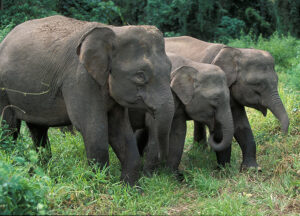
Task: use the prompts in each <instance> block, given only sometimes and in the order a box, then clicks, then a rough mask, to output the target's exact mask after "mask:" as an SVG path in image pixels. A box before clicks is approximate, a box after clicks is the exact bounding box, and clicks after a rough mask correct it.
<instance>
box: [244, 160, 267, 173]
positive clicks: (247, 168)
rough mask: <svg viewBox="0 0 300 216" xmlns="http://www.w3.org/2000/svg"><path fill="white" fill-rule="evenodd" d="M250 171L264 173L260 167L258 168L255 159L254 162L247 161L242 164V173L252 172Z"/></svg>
mask: <svg viewBox="0 0 300 216" xmlns="http://www.w3.org/2000/svg"><path fill="white" fill-rule="evenodd" d="M250 170H255V171H258V172H262V169H261V167H260V166H258V164H257V162H256V160H255V159H252V160H245V161H243V162H242V164H241V167H240V171H241V172H243V171H250Z"/></svg>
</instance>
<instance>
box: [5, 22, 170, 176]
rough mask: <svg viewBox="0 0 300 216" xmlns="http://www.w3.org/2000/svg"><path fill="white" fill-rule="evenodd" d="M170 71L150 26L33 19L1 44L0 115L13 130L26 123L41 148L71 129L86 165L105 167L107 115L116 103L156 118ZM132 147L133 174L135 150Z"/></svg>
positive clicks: (167, 91)
mask: <svg viewBox="0 0 300 216" xmlns="http://www.w3.org/2000/svg"><path fill="white" fill-rule="evenodd" d="M170 69H171V64H170V61H169V59H168V57H167V55H166V53H165V49H164V40H163V37H162V33H161V32H160V31H159V30H158V29H157V28H155V27H153V26H124V27H114V26H108V25H104V24H100V23H96V22H85V21H79V20H75V19H71V18H67V17H64V16H52V17H47V18H43V19H36V20H31V21H28V22H25V23H23V24H20V25H18V26H16V27H15V28H14V29H13V30H12V31H11V32H10V33H9V34H8V35H7V36H6V38H5V39H4V40H3V42H2V43H1V45H0V87H1V94H0V111H2V112H3V113H4V116H3V119H4V120H6V122H7V123H8V124H9V126H10V128H16V127H18V125H19V122H20V120H24V121H26V123H27V125H28V127H29V129H30V132H31V135H32V138H33V140H34V143H35V144H36V145H37V146H47V145H48V144H47V143H48V138H47V130H48V128H49V127H52V126H63V125H70V124H73V125H74V126H75V128H76V129H77V130H79V131H80V132H81V134H82V136H83V139H84V144H85V149H86V154H87V158H88V160H89V161H91V160H93V161H95V162H96V163H98V164H99V165H100V166H101V167H102V166H104V165H105V164H107V163H108V123H107V121H108V120H107V119H108V111H109V110H110V109H112V108H113V107H114V106H115V105H116V103H118V104H120V105H121V106H124V107H133V108H138V109H142V110H147V111H149V112H150V113H152V114H153V115H158V114H159V113H160V109H161V107H164V104H166V102H168V103H170V104H172V103H173V101H172V100H171V99H170V98H171V97H170V96H171V90H170V87H169V85H170ZM170 107H171V106H170ZM171 108H172V107H171ZM168 111H169V112H170V113H171V115H170V116H171V117H170V118H169V119H164V120H165V121H166V123H165V124H166V126H167V127H168V125H170V124H171V120H172V113H173V110H172V109H170V110H168ZM121 112H122V116H123V117H124V116H125V117H126V112H125V111H124V110H123V111H121ZM123 117H122V118H121V120H122V119H124V118H123ZM121 120H120V121H121ZM124 124H126V122H124ZM128 140H129V139H128ZM129 145H131V147H130V148H131V149H132V152H131V153H132V154H130V155H127V157H130V159H131V160H133V161H134V164H133V165H132V168H134V167H136V166H137V163H138V161H139V160H138V158H139V156H138V151H137V147H136V144H135V143H134V142H132V143H131V144H129ZM126 176H128V175H126ZM127 179H130V176H129V177H128V178H127ZM131 179H132V178H131ZM130 182H133V181H130Z"/></svg>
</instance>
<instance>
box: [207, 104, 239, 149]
mask: <svg viewBox="0 0 300 216" xmlns="http://www.w3.org/2000/svg"><path fill="white" fill-rule="evenodd" d="M233 133H234V127H233V120H232V114H231V109H230V108H229V107H226V108H224V109H222V108H218V110H217V113H216V118H215V124H214V130H213V131H212V132H211V134H210V137H209V139H208V143H209V144H210V146H211V148H212V149H213V150H214V151H223V150H225V149H227V148H228V147H229V146H230V145H231V142H232V138H233Z"/></svg>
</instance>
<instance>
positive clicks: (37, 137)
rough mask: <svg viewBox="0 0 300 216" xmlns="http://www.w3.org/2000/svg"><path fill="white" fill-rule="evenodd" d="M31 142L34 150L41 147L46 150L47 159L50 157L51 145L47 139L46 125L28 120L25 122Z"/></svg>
mask: <svg viewBox="0 0 300 216" xmlns="http://www.w3.org/2000/svg"><path fill="white" fill-rule="evenodd" d="M26 124H27V126H28V128H29V131H30V134H31V138H32V141H33V144H34V146H35V148H36V151H39V147H43V148H44V149H46V151H47V153H46V154H47V159H48V158H50V157H51V147H50V142H49V139H48V134H47V131H48V128H49V127H47V126H42V125H36V124H32V123H29V122H26Z"/></svg>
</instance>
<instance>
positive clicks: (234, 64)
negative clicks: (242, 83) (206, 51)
mask: <svg viewBox="0 0 300 216" xmlns="http://www.w3.org/2000/svg"><path fill="white" fill-rule="evenodd" d="M239 55H240V51H239V50H238V49H236V48H233V47H223V48H222V49H221V50H220V52H219V53H218V54H217V56H216V57H215V58H214V60H213V61H212V63H211V64H214V65H217V66H219V67H220V68H221V69H222V70H223V71H224V72H225V74H226V78H227V85H228V86H231V85H232V84H233V83H234V82H235V81H236V79H237V74H238V70H239V68H238V57H239Z"/></svg>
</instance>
